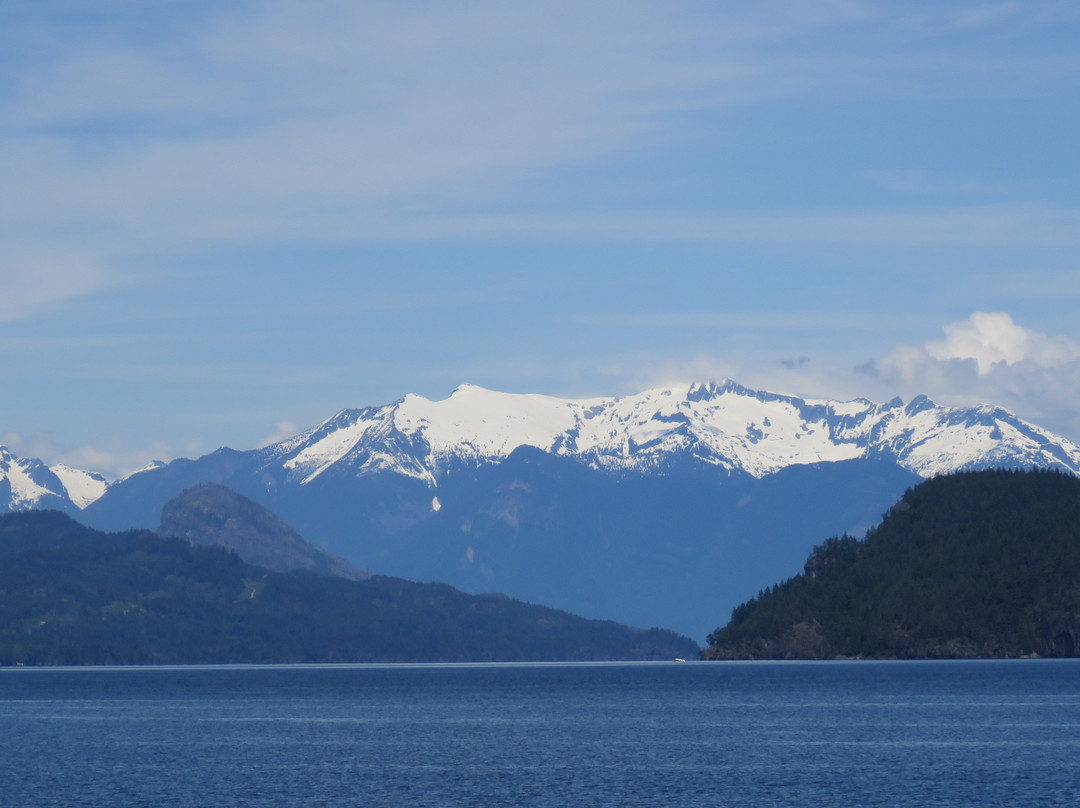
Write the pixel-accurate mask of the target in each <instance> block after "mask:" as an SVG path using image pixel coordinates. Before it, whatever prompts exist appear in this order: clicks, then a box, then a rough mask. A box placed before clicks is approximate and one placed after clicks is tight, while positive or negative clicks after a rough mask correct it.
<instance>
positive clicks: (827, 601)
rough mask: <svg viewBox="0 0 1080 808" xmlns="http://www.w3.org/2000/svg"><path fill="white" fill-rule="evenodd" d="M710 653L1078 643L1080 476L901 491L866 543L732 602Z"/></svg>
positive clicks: (1059, 653)
mask: <svg viewBox="0 0 1080 808" xmlns="http://www.w3.org/2000/svg"><path fill="white" fill-rule="evenodd" d="M708 641H709V647H708V648H707V649H706V650H705V651H704V652H703V654H702V656H703V658H706V659H818V658H836V657H866V658H937V657H1014V656H1048V657H1067V656H1076V655H1078V654H1080V478H1077V477H1074V476H1072V475H1067V474H1061V473H1056V472H1045V471H1041V472H1039V471H1036V472H1020V471H980V472H969V473H959V474H953V475H948V476H943V477H938V478H935V479H932V480H929V481H927V482H925V483H922V484H920V485H918V486H916V487H915V488H913V489H910V490H909V491H908V492H907V493H906V494H905V496H904V497H903V499H902V500H901V501H900V502H898V503H897V504H896V505H894V506H893V507H892V508H891V510H890V511H889V513H888V514H886V516H885V519H884V521H883V522H882V523H881V525H880V526H878V527H877V528H876V529H874V530H872V531H870V532H869V533H868V534H867V537H866V538H865V539H864V540H862V541H857V540H855V539H853V538H850V537H842V538H832V539H829V540H828V541H826V542H825V543H824V544H822V545H820V546H818V547H816V548H815V549H814V552H813V553H812V555H811V556H810V559H809V560H808V561H807V563H806V566H805V568H804V571H803V572H802V573H801V574H800V575H797V576H796V577H794V578H792V579H789V580H787V581H785V582H783V583H781V584H779V585H778V586H775V587H771V588H769V589H767V590H765V591H763V592H761V593H759V594H758V596H757V597H756V598H752V599H751V600H750V601H748V602H746V603H744V604H742V605H741V606H738V607H737V608H736V609H735V610H734V611H733V613H732V619H731V622H730V623H728V625H726V626H724V627H723V628H720V629H717V630H716V631H715V632H713V633H712V634H710V635H709V640H708Z"/></svg>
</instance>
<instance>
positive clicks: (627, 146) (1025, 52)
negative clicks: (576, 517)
mask: <svg viewBox="0 0 1080 808" xmlns="http://www.w3.org/2000/svg"><path fill="white" fill-rule="evenodd" d="M1078 143H1080V4H1077V3H1075V2H1074V1H1073V0H1025V2H954V1H953V0H939V1H938V2H918V1H916V2H911V1H907V2H875V1H872V0H867V1H866V2H863V1H862V0H812V1H811V0H790V1H784V0H779V1H774V0H763V2H759V3H745V2H727V1H726V0H709V2H687V1H686V0H655V1H654V0H618V1H617V2H616V1H615V0H594V2H589V3H580V2H564V0H544V2H530V1H526V2H520V3H506V2H497V1H493V2H488V1H487V0H462V1H461V2H455V3H446V2H440V3H434V2H425V0H410V1H407V2H402V1H401V0H397V2H364V1H363V0H303V2H300V0H257V1H254V0H253V1H252V2H238V1H236V0H215V2H204V1H203V0H172V2H169V3H147V2H145V0H77V1H76V0H10V1H9V2H5V3H3V4H0V384H2V394H0V443H2V444H3V445H5V446H7V447H8V448H9V449H10V450H11V451H13V452H15V453H16V454H19V455H21V456H28V457H40V458H42V459H44V460H46V461H47V462H50V463H58V462H63V463H67V464H69V465H73V466H77V467H80V468H88V469H93V470H99V471H103V472H105V473H106V474H107V475H109V476H111V477H115V476H119V475H122V474H125V473H128V472H130V471H132V470H134V469H137V468H139V467H141V466H143V465H144V464H145V463H147V462H148V461H150V460H153V459H159V460H168V459H171V458H174V457H178V456H186V457H195V456H199V455H202V454H205V453H207V452H210V451H213V450H214V449H216V448H218V447H221V446H231V447H233V448H237V449H250V448H254V447H256V446H261V445H265V444H267V443H268V442H270V441H272V440H275V439H279V438H282V437H285V436H287V435H288V434H290V433H293V432H296V431H299V430H302V429H306V428H308V427H311V426H313V425H315V424H316V423H318V422H320V421H322V420H323V419H325V418H328V417H330V416H331V415H333V414H334V413H335V412H336V411H338V410H340V409H342V408H346V407H362V406H371V405H381V404H387V403H390V402H392V401H395V400H397V399H399V398H401V397H402V396H404V395H405V394H407V393H418V394H421V395H424V396H427V397H429V398H433V399H439V398H444V397H446V396H447V395H449V394H450V393H451V392H452V391H453V390H454V388H455V387H457V386H458V385H459V384H463V383H471V384H479V385H482V386H484V387H489V388H492V389H497V390H504V391H508V392H518V393H543V394H548V395H556V396H565V397H572V398H583V397H592V396H617V395H625V394H629V393H634V392H638V391H641V390H644V389H647V388H650V387H657V386H664V385H669V384H677V383H685V382H690V381H705V380H709V379H720V378H724V377H728V378H732V379H735V380H736V381H738V382H740V383H742V384H744V385H747V386H750V387H755V388H759V389H766V390H770V391H774V392H780V393H789V394H794V395H801V396H808V397H826V398H839V399H850V398H854V397H858V396H862V397H866V398H869V399H871V400H874V401H882V402H884V401H887V400H889V399H891V398H893V397H894V396H900V397H902V398H904V399H905V400H908V399H910V398H911V397H913V396H915V395H917V394H920V393H921V394H926V395H929V396H930V397H931V398H932V399H934V400H935V401H937V402H938V403H941V404H948V405H957V406H967V405H971V404H975V403H990V404H995V405H1000V406H1004V407H1006V408H1008V409H1010V410H1012V411H1013V412H1015V413H1017V414H1018V415H1020V416H1021V417H1022V418H1025V419H1027V420H1029V421H1032V422H1034V423H1037V424H1039V425H1041V426H1043V427H1046V428H1048V429H1051V430H1053V431H1055V432H1058V433H1060V434H1062V435H1064V436H1065V437H1068V438H1070V439H1071V440H1073V441H1080V316H1078V315H1080V190H1078V189H1080V157H1078V149H1077V144H1078Z"/></svg>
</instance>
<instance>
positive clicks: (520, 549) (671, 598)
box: [0, 381, 1080, 638]
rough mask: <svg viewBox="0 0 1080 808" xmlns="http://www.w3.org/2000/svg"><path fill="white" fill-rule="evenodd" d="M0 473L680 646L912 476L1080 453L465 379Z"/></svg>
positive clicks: (84, 508)
mask: <svg viewBox="0 0 1080 808" xmlns="http://www.w3.org/2000/svg"><path fill="white" fill-rule="evenodd" d="M0 462H2V464H3V465H2V466H0V474H2V475H3V478H2V482H0V486H3V487H2V488H0V496H2V497H3V499H2V500H0V509H8V510H19V509H26V508H44V507H55V508H59V509H62V510H67V511H68V512H69V513H72V514H74V515H75V516H76V517H77V518H78V519H80V520H81V521H84V522H86V523H87V524H90V525H92V526H94V527H97V528H99V529H108V530H117V529H126V528H133V527H147V528H152V527H156V526H157V523H158V518H159V515H160V513H161V509H162V507H163V505H164V504H165V503H166V502H168V501H169V500H170V499H172V498H173V497H174V496H176V495H177V494H178V493H179V492H180V491H182V490H183V489H185V488H189V487H191V486H192V485H196V484H199V483H205V482H215V483H220V484H223V485H226V486H228V487H229V488H231V489H233V490H234V491H236V492H238V493H240V494H242V495H244V496H247V497H249V498H251V499H253V500H255V501H256V502H258V503H260V504H262V505H265V506H267V507H269V508H270V509H272V510H273V511H274V512H275V513H277V514H278V515H279V516H280V517H281V518H283V519H284V520H286V521H287V522H288V523H290V524H292V525H293V526H295V527H296V529H297V530H298V531H299V532H300V533H301V534H302V535H303V536H305V537H306V538H307V539H309V540H310V541H312V542H314V543H315V544H317V545H319V546H320V547H322V548H324V549H326V550H327V551H329V552H332V553H334V554H336V555H339V556H341V557H342V558H344V559H346V560H347V561H349V562H350V563H352V564H354V565H356V566H357V567H361V568H363V569H369V570H371V571H373V572H376V573H380V574H390V575H397V576H401V577H405V578H411V579H416V580H439V581H445V582H447V583H451V584H452V585H454V586H457V587H459V588H462V589H464V590H466V591H472V592H480V591H501V592H506V593H507V594H511V595H513V596H515V597H519V598H524V599H526V600H533V601H535V602H539V603H544V604H545V605H552V606H556V607H558V608H563V609H567V610H570V611H573V612H576V613H579V614H583V615H586V616H590V617H604V618H611V619H616V620H620V621H622V622H626V623H630V624H632V625H641V626H650V625H659V626H663V627H665V628H674V629H676V630H679V631H682V632H686V633H689V634H691V636H694V637H695V638H701V637H703V636H704V634H705V633H706V632H707V631H709V630H711V629H712V628H715V626H716V623H717V620H718V618H722V617H723V616H724V615H726V614H727V613H728V612H729V611H730V609H731V608H732V606H734V605H735V604H737V603H738V602H740V601H741V600H745V599H746V598H747V597H749V596H750V595H752V594H754V593H755V592H756V591H757V590H758V589H759V588H761V587H762V586H765V585H768V584H770V583H772V582H774V581H776V580H778V579H780V578H783V577H786V576H788V575H792V574H794V573H795V572H797V571H798V570H799V569H800V568H801V565H802V563H803V561H804V560H805V557H806V554H807V552H808V549H809V548H810V547H811V546H813V545H814V544H815V543H817V542H820V541H821V540H822V539H823V538H824V537H826V536H829V535H834V534H838V533H842V532H845V531H846V532H851V533H855V534H856V535H859V534H861V533H862V532H864V531H865V530H866V528H868V527H869V526H870V525H872V524H874V523H876V522H877V521H878V519H879V518H880V515H881V513H882V512H883V510H884V509H886V508H888V507H889V506H890V505H891V504H892V503H893V502H894V501H895V500H897V499H898V498H899V497H900V496H901V495H902V494H903V492H904V490H905V489H906V488H908V487H909V486H911V485H912V484H913V483H915V482H917V481H918V480H919V479H921V478H925V477H931V476H934V475H938V474H942V473H947V472H952V471H957V470H973V469H981V468H991V467H1008V468H1054V469H1059V470H1062V471H1068V472H1070V473H1073V474H1076V473H1080V447H1078V446H1076V445H1075V444H1073V443H1071V442H1069V441H1067V440H1065V439H1063V438H1060V437H1058V436H1055V435H1053V434H1051V433H1048V432H1046V431H1045V430H1042V429H1039V428H1038V427H1036V426H1033V425H1031V424H1028V423H1026V422H1024V421H1021V420H1020V419H1018V418H1016V417H1015V416H1014V415H1012V414H1011V413H1009V412H1007V411H1005V410H1003V409H1000V408H996V407H988V406H982V407H972V408H964V409H957V408H948V407H941V406H937V405H935V404H934V403H933V402H931V401H930V400H928V399H926V398H925V397H918V398H916V399H914V400H912V401H911V402H908V403H904V402H902V401H900V400H899V399H894V400H893V401H890V402H888V403H887V404H875V403H873V402H870V401H865V400H855V401H849V402H839V401H829V400H809V399H802V398H797V397H793V396H784V395H777V394H772V393H767V392H761V391H755V390H750V389H747V388H744V387H741V386H739V385H738V384H735V383H734V382H731V381H724V382H721V383H718V384H715V383H714V384H705V385H690V386H683V387H679V388H668V389H659V390H650V391H646V392H643V393H641V394H638V395H634V396H626V397H622V398H597V399H589V400H579V401H568V400H564V399H558V398H552V397H547V396H539V395H516V394H507V393H499V392H494V391H489V390H485V389H482V388H479V387H473V386H468V385H466V386H463V387H460V388H458V389H457V390H456V391H455V392H454V393H453V395H451V396H450V397H449V398H447V399H445V400H443V401H429V400H428V399H425V398H422V397H420V396H415V395H408V396H406V397H405V398H403V399H401V400H400V401H398V402H395V403H393V404H389V405H386V406H382V407H370V408H364V409H349V410H342V411H341V412H339V413H337V414H336V415H334V416H333V417H331V418H329V419H327V420H326V421H324V422H323V423H322V424H319V425H318V426H315V427H313V428H312V429H309V430H307V431H305V432H302V433H300V434H299V435H297V436H295V437H293V438H289V439H287V440H285V441H282V442H280V443H276V444H274V445H271V446H268V447H266V448H263V449H257V450H251V451H235V450H231V449H221V450H219V451H217V452H214V453H212V454H209V455H206V456H204V457H201V458H198V459H196V460H187V459H182V460H175V461H173V462H171V463H168V464H162V465H159V466H156V467H153V468H150V469H147V470H145V471H142V472H139V473H136V474H134V475H131V476H130V477H128V478H126V479H124V480H121V481H118V482H116V483H114V484H112V485H109V486H106V485H105V482H104V480H103V479H100V476H99V475H98V476H94V475H90V474H85V473H81V472H76V471H74V470H65V469H59V468H52V469H50V468H48V467H46V466H45V465H44V464H41V463H40V462H38V461H26V460H22V459H19V458H15V457H13V456H11V455H10V454H7V453H5V454H3V455H0Z"/></svg>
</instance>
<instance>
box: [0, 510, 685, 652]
mask: <svg viewBox="0 0 1080 808" xmlns="http://www.w3.org/2000/svg"><path fill="white" fill-rule="evenodd" d="M696 651H697V649H696V647H695V646H694V643H693V642H691V641H690V640H689V639H687V638H684V637H679V636H678V635H676V634H674V633H672V632H669V631H662V630H656V629H654V630H648V631H643V630H638V629H632V628H629V627H627V626H623V625H618V624H615V623H610V622H605V621H597V620H586V619H584V618H581V617H576V616H574V615H571V614H567V613H566V612H560V611H556V610H554V609H548V608H545V607H541V606H533V605H530V604H526V603H522V602H520V601H515V600H512V599H510V598H507V597H503V596H499V595H480V596H473V595H466V594H464V593H462V592H459V591H457V590H455V589H453V588H451V587H449V586H445V585H440V584H416V583H412V582H409V581H404V580H400V579H395V578H385V577H372V578H370V579H366V580H360V581H353V580H348V579H345V578H341V577H330V576H322V575H317V574H314V573H311V572H291V573H273V572H269V571H267V570H265V569H263V568H260V567H255V566H252V565H249V564H246V563H245V562H244V561H242V560H241V559H240V557H239V556H237V555H236V554H235V553H234V552H231V551H228V550H225V549H222V548H219V547H201V546H199V547H193V546H191V545H190V544H189V543H188V542H187V541H184V540H182V539H162V538H160V537H158V536H157V535H155V534H153V533H149V532H146V531H137V532H129V533H115V534H107V533H100V532H98V531H94V530H91V529H89V528H85V527H82V526H81V525H78V524H76V523H75V522H72V521H71V520H70V519H68V518H67V517H65V516H63V515H62V514H59V513H20V514H6V515H3V516H0V665H13V664H25V665H75V664H79V665H98V664H152V663H153V664H160V663H225V662H229V663H238V662H249V663H264V662H377V661H378V662H423V661H489V660H490V661H496V660H506V661H511V660H530V661H531V660H586V659H670V658H672V657H675V656H683V657H685V656H688V655H690V654H692V653H696Z"/></svg>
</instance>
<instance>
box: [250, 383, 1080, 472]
mask: <svg viewBox="0 0 1080 808" xmlns="http://www.w3.org/2000/svg"><path fill="white" fill-rule="evenodd" d="M519 446H533V447H536V448H538V449H541V450H543V451H545V452H550V453H553V454H559V455H567V456H573V457H576V458H578V459H580V460H581V461H582V462H584V463H587V464H588V465H591V466H593V467H595V468H602V469H607V470H609V471H612V472H637V473H647V472H656V471H663V470H665V469H667V468H671V467H673V465H672V464H677V463H679V462H686V461H689V462H693V463H698V464H708V465H713V466H716V467H719V468H723V469H728V470H741V471H745V472H747V473H749V474H751V475H753V476H755V477H763V476H765V475H767V474H771V473H773V472H776V471H779V470H780V469H782V468H785V467H787V466H790V465H799V464H807V463H818V462H832V461H840V460H851V459H856V458H860V457H868V456H882V455H887V456H891V457H893V458H894V459H895V460H896V461H897V462H898V463H899V464H900V465H902V466H904V467H905V468H907V469H909V470H911V471H914V472H915V473H917V474H920V475H922V476H925V477H928V476H933V475H935V474H940V473H945V472H949V471H955V470H959V469H962V468H974V467H981V466H986V465H1012V466H1040V467H1046V466H1050V467H1058V468H1062V469H1066V470H1069V471H1072V472H1074V473H1076V472H1080V447H1077V446H1075V445H1074V444H1071V443H1069V442H1068V441H1065V440H1063V439H1061V438H1058V437H1057V436H1054V435H1050V434H1049V433H1046V432H1044V431H1043V430H1040V429H1039V428H1038V427H1034V426H1032V425H1030V424H1026V423H1024V422H1023V421H1020V420H1019V419H1018V418H1016V417H1015V416H1013V415H1012V414H1011V413H1008V412H1007V411H1005V410H1001V409H999V408H994V407H982V408H970V409H953V408H948V407H941V406H938V405H936V404H935V403H934V402H932V401H931V400H930V399H928V398H927V397H925V396H917V397H916V398H914V399H913V400H912V401H911V402H909V403H908V404H907V405H905V404H904V402H902V401H900V400H899V399H894V400H893V401H890V402H889V403H887V404H884V405H879V404H875V403H873V402H871V401H868V400H866V399H854V400H851V401H832V400H828V399H802V398H798V397H795V396H788V395H782V394H776V393H769V392H762V391H756V390H751V389H749V388H746V387H743V386H742V385H739V384H737V383H736V382H734V381H732V380H730V379H724V380H722V381H720V382H707V383H701V384H690V385H686V386H679V387H670V388H660V389H654V390H646V391H644V392H642V393H638V394H634V395H629V396H623V397H618V398H593V399H578V400H571V399H561V398H555V397H552V396H544V395H537V394H518V393H502V392H497V391H493V390H487V389H485V388H483V387H478V386H476V385H468V384H466V385H461V386H460V387H458V388H457V389H455V390H454V392H453V393H452V394H451V395H450V396H449V397H447V398H445V399H442V400H437V401H432V400H429V399H427V398H425V397H423V396H420V395H415V394H410V395H407V396H405V397H404V398H402V399H401V400H399V401H398V402H396V403H394V404H390V405H387V406H384V407H376V408H369V409H365V410H343V411H342V412H341V413H339V414H338V415H336V416H334V418H331V419H329V420H328V421H325V422H323V424H321V425H319V426H318V427H316V428H315V429H313V430H309V431H308V432H307V433H303V434H301V435H299V436H297V437H296V438H292V439H290V440H289V441H287V442H283V443H282V444H278V445H277V446H276V447H271V448H272V449H274V451H275V453H276V456H278V457H281V458H282V459H283V461H284V466H285V468H286V469H287V470H289V471H290V473H292V474H297V475H299V476H300V479H301V481H302V482H309V481H311V480H313V479H314V478H315V477H317V476H319V475H320V474H322V473H324V472H325V471H327V470H329V469H340V468H342V467H348V468H350V469H352V470H353V473H361V474H362V473H368V472H371V471H391V472H396V473H400V474H406V475H408V476H411V477H415V478H417V479H422V480H425V481H427V482H428V483H429V484H431V485H433V486H435V485H437V483H438V480H439V478H440V477H441V475H442V474H443V473H444V470H445V469H446V468H448V467H450V466H451V465H453V464H455V463H467V464H470V465H475V464H477V463H482V462H498V461H500V460H501V459H503V458H505V457H507V456H508V455H509V454H510V453H511V452H512V451H513V450H514V449H516V448H518V447H519Z"/></svg>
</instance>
